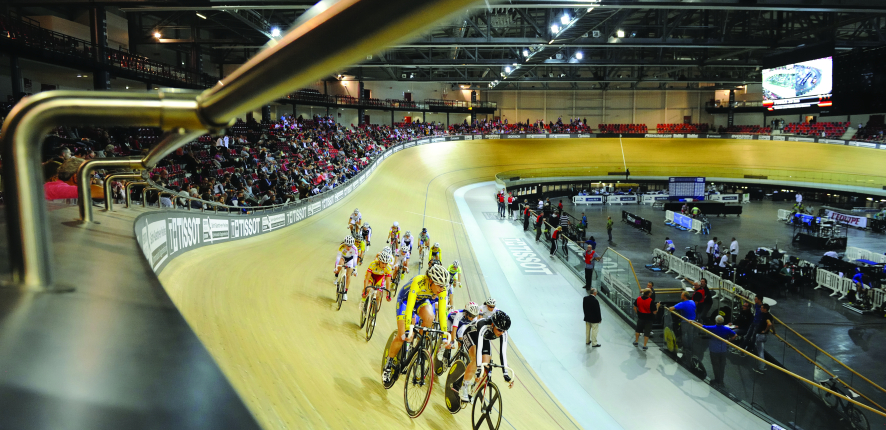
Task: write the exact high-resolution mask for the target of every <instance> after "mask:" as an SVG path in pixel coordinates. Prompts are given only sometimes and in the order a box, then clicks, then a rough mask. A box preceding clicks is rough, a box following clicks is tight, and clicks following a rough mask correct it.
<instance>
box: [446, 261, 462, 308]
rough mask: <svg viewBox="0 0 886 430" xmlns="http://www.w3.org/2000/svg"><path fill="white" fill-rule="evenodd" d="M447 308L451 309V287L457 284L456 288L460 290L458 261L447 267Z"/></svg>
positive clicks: (459, 266)
mask: <svg viewBox="0 0 886 430" xmlns="http://www.w3.org/2000/svg"><path fill="white" fill-rule="evenodd" d="M447 270H448V271H449V307H450V308H451V307H452V287H453V286H455V284H458V287H459V288H461V286H462V285H461V264H459V262H458V260H455V261H453V262H452V264H450V265H449V269H447Z"/></svg>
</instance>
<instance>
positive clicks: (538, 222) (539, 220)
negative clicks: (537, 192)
mask: <svg viewBox="0 0 886 430" xmlns="http://www.w3.org/2000/svg"><path fill="white" fill-rule="evenodd" d="M544 223H545V218H544V213H543V212H539V213H538V216H536V217H535V241H536V242H538V239H539V238H540V237H541V231H542V227H544Z"/></svg>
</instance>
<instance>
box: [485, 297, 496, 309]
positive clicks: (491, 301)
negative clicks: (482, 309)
mask: <svg viewBox="0 0 886 430" xmlns="http://www.w3.org/2000/svg"><path fill="white" fill-rule="evenodd" d="M483 304H484V305H486V306H492V307H495V299H493V298H492V297H490V298H488V299H486V301H485V302H483Z"/></svg>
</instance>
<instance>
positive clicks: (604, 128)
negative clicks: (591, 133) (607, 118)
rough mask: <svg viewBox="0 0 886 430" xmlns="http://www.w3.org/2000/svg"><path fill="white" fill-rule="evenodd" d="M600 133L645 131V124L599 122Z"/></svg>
mask: <svg viewBox="0 0 886 430" xmlns="http://www.w3.org/2000/svg"><path fill="white" fill-rule="evenodd" d="M599 128H600V133H647V132H648V130H647V128H646V124H599Z"/></svg>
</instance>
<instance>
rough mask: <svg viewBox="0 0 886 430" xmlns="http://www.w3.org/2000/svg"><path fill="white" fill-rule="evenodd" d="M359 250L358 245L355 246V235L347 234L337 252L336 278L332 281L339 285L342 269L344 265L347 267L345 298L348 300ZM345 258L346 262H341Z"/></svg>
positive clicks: (333, 283)
mask: <svg viewBox="0 0 886 430" xmlns="http://www.w3.org/2000/svg"><path fill="white" fill-rule="evenodd" d="M358 253H359V251H358V250H357V247H356V246H354V237H353V236H350V235H348V236H345V240H343V241H342V243H341V245H339V247H338V253H336V254H335V280H334V281H332V285H338V274H339V272H340V271H341V268H342V266H344V267H346V268H347V271H346V272H345V274H346V276H347V277H346V278H345V295H344V297H343V300H348V293H347V291H348V287H349V286H350V285H351V274H353V273H354V268H355V267H357V255H358ZM342 259H344V264H340V263H341V262H342Z"/></svg>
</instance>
